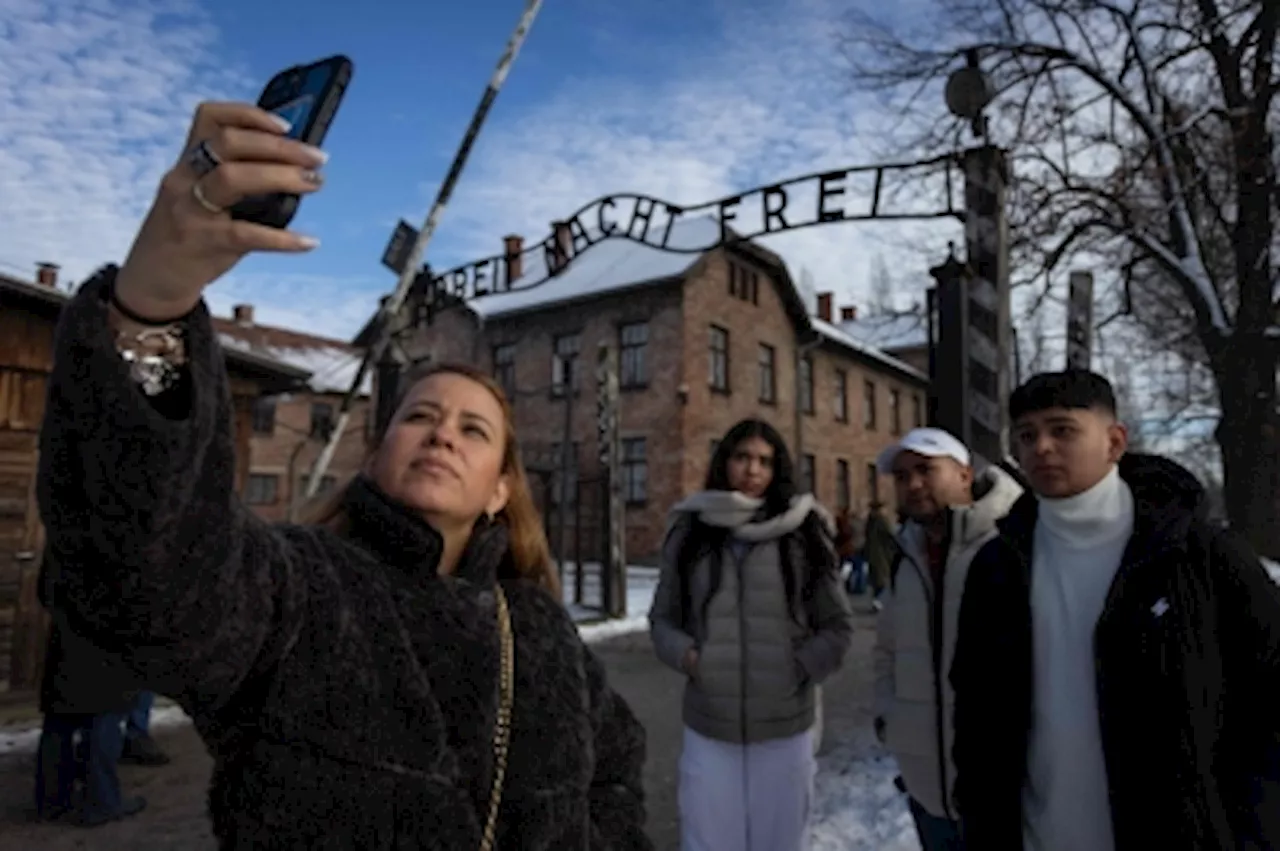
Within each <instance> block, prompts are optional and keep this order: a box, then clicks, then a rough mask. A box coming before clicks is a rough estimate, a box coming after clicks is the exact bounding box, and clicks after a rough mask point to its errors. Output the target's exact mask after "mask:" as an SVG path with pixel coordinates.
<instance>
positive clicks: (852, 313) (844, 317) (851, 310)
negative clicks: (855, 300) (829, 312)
mask: <svg viewBox="0 0 1280 851" xmlns="http://www.w3.org/2000/svg"><path fill="white" fill-rule="evenodd" d="M857 318H858V306H857V305H855V304H850V305H846V306H845V307H842V308H840V321H841V322H854V321H856V320H857Z"/></svg>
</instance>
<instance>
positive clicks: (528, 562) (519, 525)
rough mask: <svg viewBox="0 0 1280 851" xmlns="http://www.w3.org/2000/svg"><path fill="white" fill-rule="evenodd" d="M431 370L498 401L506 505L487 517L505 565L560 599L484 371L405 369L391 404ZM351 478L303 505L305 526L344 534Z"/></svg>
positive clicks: (508, 417) (492, 384) (519, 465)
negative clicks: (502, 539)
mask: <svg viewBox="0 0 1280 851" xmlns="http://www.w3.org/2000/svg"><path fill="white" fill-rule="evenodd" d="M433 375H457V376H460V377H462V378H466V379H468V380H470V381H474V382H475V383H476V384H479V385H481V386H482V387H484V389H486V390H488V391H489V393H490V394H491V395H492V396H493V398H494V399H497V400H498V406H499V407H500V408H502V431H503V452H502V473H503V475H505V476H506V477H507V483H508V488H509V494H508V497H507V504H506V506H504V507H503V509H502V510H501V511H499V512H498V513H497V514H495V515H494V517H493V520H494V522H495V523H501V524H502V525H504V526H506V527H507V538H508V551H509V553H510V557H511V566H512V567H513V568H514V569H515V572H516V573H517V574H518V575H519V576H521V577H523V578H525V579H528V580H531V581H532V582H534V583H536V584H537V585H539V586H541V587H542V588H545V589H546V590H547V591H549V592H551V594H552V595H553V596H555V598H556V599H557V600H558V599H560V593H561V590H560V577H559V574H558V573H557V572H556V570H555V569H554V566H553V563H552V559H551V547H550V545H548V543H547V535H546V532H545V530H544V528H543V524H542V517H541V516H540V515H539V514H538V509H537V506H536V505H534V502H533V492H532V491H531V490H530V488H529V477H528V475H527V474H526V473H525V469H524V462H523V461H522V460H521V456H520V444H519V441H518V440H517V439H516V430H515V420H514V416H513V415H512V410H511V403H510V402H509V401H507V395H506V393H504V392H503V391H502V387H501V386H500V385H499V384H498V383H497V382H496V381H494V380H493V378H492V377H490V376H489V375H488V374H487V373H485V372H483V371H481V370H479V369H476V368H475V367H474V366H470V365H469V364H463V363H440V364H432V365H430V366H428V367H426V368H424V369H420V370H416V371H410V372H409V373H408V374H407V375H405V376H404V379H403V380H402V382H401V388H400V390H399V392H398V393H397V398H396V409H397V410H398V409H399V407H400V405H401V403H402V402H403V401H404V399H405V397H406V396H408V395H409V392H410V391H411V390H413V388H414V387H416V386H418V385H419V384H420V383H422V382H423V381H426V380H427V379H428V378H430V377H432V376H433ZM386 428H390V423H388V425H387V426H386V427H385V428H384V430H383V431H382V432H381V433H380V434H379V435H378V437H377V441H376V443H375V445H374V447H373V449H372V450H371V452H370V457H372V456H373V455H375V454H376V453H377V451H378V447H379V446H380V445H381V443H382V439H383V438H384V437H385V435H386V430H385V429H386ZM352 479H354V476H353V477H351V478H348V479H347V480H346V481H345V482H343V483H342V486H341V487H337V488H334V489H333V490H331V491H329V492H327V493H324V494H322V495H320V496H318V497H316V498H315V499H312V500H311V501H310V502H308V503H307V504H306V505H304V506H303V507H302V510H301V511H300V512H299V513H300V522H301V523H303V524H304V525H308V526H324V527H326V528H329V529H332V530H333V531H335V532H337V533H338V534H346V532H347V531H348V530H349V529H350V518H349V517H348V516H347V511H346V504H345V500H344V497H345V495H346V490H347V487H348V486H349V485H350V484H351V481H352Z"/></svg>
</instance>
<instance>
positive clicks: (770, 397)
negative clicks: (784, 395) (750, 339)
mask: <svg viewBox="0 0 1280 851" xmlns="http://www.w3.org/2000/svg"><path fill="white" fill-rule="evenodd" d="M759 362H760V401H761V402H764V403H765V404H768V405H773V404H776V403H777V401H778V380H777V366H776V363H777V353H776V352H775V351H774V348H773V346H769V345H766V344H764V343H761V344H760V357H759Z"/></svg>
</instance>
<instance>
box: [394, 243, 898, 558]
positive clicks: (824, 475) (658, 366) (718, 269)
mask: <svg viewBox="0 0 1280 851" xmlns="http://www.w3.org/2000/svg"><path fill="white" fill-rule="evenodd" d="M731 262H733V263H737V264H739V265H740V266H742V267H746V268H749V269H751V270H753V271H755V272H756V275H757V288H756V303H753V302H752V301H751V300H750V298H747V299H742V298H737V297H735V296H734V295H732V294H731V293H730V290H729V275H730V263H731ZM632 321H647V322H648V324H649V344H648V348H647V351H646V362H647V368H648V376H649V380H648V383H647V385H646V386H645V387H643V388H637V389H628V390H624V391H623V393H622V435H623V437H624V438H630V437H643V438H644V439H645V441H646V456H647V463H648V482H649V487H648V500H647V502H646V503H645V504H643V505H633V506H630V507H629V508H628V512H627V551H628V557H629V559H630V560H632V561H647V560H651V559H652V558H653V557H654V556H655V555H656V553H657V551H658V550H659V548H660V546H661V542H662V534H663V532H664V530H665V526H666V516H667V513H668V511H669V509H670V508H671V506H672V505H674V504H675V503H676V502H677V501H679V500H680V499H681V498H682V497H683V496H684V495H686V494H688V493H690V492H692V491H695V490H698V489H700V488H701V486H702V483H703V479H704V477H705V476H706V471H707V466H708V463H709V461H710V451H711V441H712V440H713V439H718V438H719V437H720V436H721V435H723V434H724V432H725V431H726V430H728V429H729V428H730V427H731V426H732V425H733V424H734V423H736V422H738V421H739V420H741V419H743V418H745V417H751V416H754V417H759V418H761V419H764V420H766V421H768V422H770V423H772V424H773V425H774V426H776V427H777V428H778V430H779V431H780V432H781V433H782V434H783V436H784V437H785V438H786V440H787V441H788V444H789V445H790V446H791V447H792V448H793V449H794V448H795V446H796V436H797V434H796V433H797V421H798V420H799V421H801V423H802V426H801V427H802V429H803V432H802V435H801V436H802V440H801V452H808V453H812V454H814V455H815V456H816V457H815V474H816V485H817V487H816V490H817V494H818V497H819V499H821V500H822V501H823V502H824V503H827V504H828V505H830V506H832V507H833V508H834V504H835V500H836V461H837V459H845V460H847V461H848V462H849V469H850V475H849V478H850V489H851V499H852V503H853V505H854V506H855V507H859V506H865V504H866V502H867V501H868V499H869V494H868V486H867V474H866V469H867V465H868V464H869V463H871V462H872V461H873V460H874V458H875V455H876V453H878V452H879V451H880V449H881V448H882V447H883V446H885V445H887V444H888V443H889V442H891V441H892V440H893V439H894V437H895V436H894V435H893V434H891V433H890V432H891V429H890V418H889V394H890V391H891V389H894V388H896V389H898V390H899V391H900V394H901V397H900V398H901V400H902V403H901V404H902V410H901V417H902V427H903V429H904V430H905V429H906V428H910V427H911V425H913V423H912V406H911V402H910V399H911V397H912V395H913V394H918V395H919V396H920V398H921V405H922V412H923V403H924V389H923V387H921V386H920V385H919V384H917V383H915V382H913V381H912V380H911V379H908V378H905V377H902V376H901V375H899V374H897V373H894V372H893V371H892V370H888V369H886V368H884V367H883V366H878V365H876V364H875V362H874V361H868V360H867V359H866V358H865V357H861V358H860V357H855V356H854V355H852V354H851V353H848V352H847V351H846V350H844V349H842V348H838V347H836V346H835V345H834V344H829V343H828V344H824V345H822V346H820V347H819V348H818V349H816V350H815V351H813V353H812V354H813V360H814V401H815V412H814V413H813V414H812V415H803V416H800V417H797V414H796V364H797V360H796V357H797V335H796V331H795V328H794V326H793V324H792V322H791V320H790V318H789V317H788V314H787V311H786V309H785V307H784V301H783V297H782V295H781V293H780V292H779V289H778V287H777V286H776V285H775V284H773V283H771V279H770V277H769V274H768V273H767V270H766V268H765V266H764V265H763V264H760V263H753V262H752V261H750V260H747V259H745V258H740V257H739V255H738V254H737V253H736V252H735V253H733V255H732V260H731V259H730V257H729V255H728V254H727V253H726V252H725V251H723V250H717V251H713V252H710V253H708V254H707V255H705V256H704V257H702V258H701V259H700V260H698V262H697V263H695V264H694V265H693V267H692V268H691V269H690V270H689V272H688V274H687V276H686V281H685V284H684V286H683V287H680V286H678V285H669V286H657V287H650V288H645V289H636V290H631V291H628V292H623V293H617V294H614V295H612V296H610V297H604V298H597V299H592V300H590V301H583V302H579V303H578V304H568V305H565V304H561V305H555V306H553V307H551V308H549V309H546V310H541V311H537V312H529V313H523V314H519V315H516V316H511V317H496V318H491V319H489V320H487V321H486V322H485V323H484V325H483V326H480V325H479V324H478V323H477V322H476V321H475V320H474V317H473V316H472V315H471V314H470V313H469V312H468V311H459V310H451V311H446V312H443V313H441V314H438V315H437V316H436V317H435V320H434V323H433V325H432V326H431V328H430V329H428V330H426V331H424V332H423V333H422V334H420V335H419V336H418V339H417V341H415V343H413V344H411V345H410V346H409V347H408V348H409V349H410V350H411V351H410V352H409V353H410V355H411V356H417V357H421V356H423V355H425V354H428V353H429V354H430V355H431V356H432V358H433V359H434V360H457V359H461V360H467V361H469V362H472V363H476V364H479V365H481V366H482V367H483V368H485V369H486V370H490V371H491V370H492V369H493V359H492V352H493V348H494V346H496V345H499V344H506V343H514V344H516V346H517V355H516V359H515V363H516V393H515V398H514V400H513V405H514V408H515V412H516V427H517V430H518V432H519V435H520V440H521V443H522V445H523V446H524V447H525V455H526V462H527V464H528V465H529V466H532V467H538V466H542V467H544V468H545V467H546V466H548V464H549V463H551V462H553V460H554V459H552V458H549V457H548V453H547V450H548V449H549V448H550V446H551V444H553V443H557V442H559V441H560V440H561V435H562V434H563V431H564V405H565V402H564V399H563V397H558V396H553V395H552V393H551V381H552V367H551V364H552V351H553V341H554V340H555V338H556V337H557V336H560V335H562V334H569V333H580V334H581V346H580V350H579V351H580V354H579V358H580V361H579V381H580V383H579V385H578V386H579V388H580V392H579V393H578V395H577V396H576V397H575V399H574V403H573V413H572V434H573V439H574V440H576V441H578V442H579V443H580V455H579V463H580V466H579V473H580V475H581V476H583V477H588V476H592V475H595V474H596V472H597V470H596V460H595V459H596V458H597V449H596V398H595V363H596V352H597V347H598V346H599V344H600V343H601V342H604V341H608V342H611V343H613V344H614V345H617V343H618V326H619V325H620V324H621V323H625V322H632ZM712 323H714V324H716V325H719V326H721V327H723V328H725V329H726V330H727V331H728V332H729V392H728V393H720V392H715V391H713V390H712V389H711V387H710V381H709V379H710V367H709V363H710V361H709V347H710V340H709V333H710V331H709V326H710V325H711V324H712ZM760 343H767V344H769V345H772V346H773V347H774V351H775V370H774V375H775V386H776V393H775V397H776V402H775V403H773V404H764V403H761V402H760V401H759V398H760V393H759V366H758V353H759V345H760ZM838 366H839V368H843V369H844V370H845V371H846V373H847V376H848V410H849V417H848V422H847V423H840V422H836V421H835V418H834V404H835V398H834V389H833V388H834V385H833V381H834V371H835V369H836V368H837V367H838ZM868 377H869V378H872V379H873V380H874V381H875V383H876V394H877V413H878V422H877V428H876V429H875V430H874V431H870V432H867V431H864V430H863V428H862V422H863V419H862V393H863V389H862V388H863V381H864V379H865V378H868ZM798 465H799V459H797V466H798ZM534 481H535V482H536V481H537V477H536V476H535V478H534ZM880 493H881V496H882V498H888V497H889V495H890V491H889V483H888V482H887V481H881V482H880ZM551 537H552V541H553V542H554V541H555V540H556V529H555V528H554V526H553V528H552V534H551Z"/></svg>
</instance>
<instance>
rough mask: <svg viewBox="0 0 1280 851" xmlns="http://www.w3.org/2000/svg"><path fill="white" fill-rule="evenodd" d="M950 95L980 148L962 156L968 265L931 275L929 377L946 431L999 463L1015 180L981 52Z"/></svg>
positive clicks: (968, 58)
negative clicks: (933, 314)
mask: <svg viewBox="0 0 1280 851" xmlns="http://www.w3.org/2000/svg"><path fill="white" fill-rule="evenodd" d="M944 95H945V99H946V104H947V109H948V110H950V111H951V114H952V115H954V116H956V117H957V118H961V119H964V120H965V121H968V122H969V126H970V128H971V129H972V131H973V134H974V137H975V138H977V139H978V140H979V144H978V145H977V146H976V147H973V148H969V149H967V150H965V151H963V152H962V153H961V154H960V155H959V159H960V162H961V165H962V168H963V171H964V231H965V254H964V260H963V262H959V261H956V260H951V259H950V258H949V262H947V263H944V264H942V265H941V266H939V267H937V268H936V269H933V270H931V272H932V274H933V275H934V277H935V278H936V279H937V281H938V286H937V287H935V290H934V292H935V296H934V299H933V307H934V308H936V310H937V328H936V330H937V343H936V347H937V348H936V352H935V356H934V364H935V366H936V367H937V368H936V369H935V374H933V375H931V376H930V378H931V380H932V382H933V383H934V387H933V388H932V393H933V394H935V399H934V410H935V412H936V416H937V419H938V424H939V425H940V426H942V427H943V428H946V429H948V430H949V431H951V432H953V433H954V434H955V435H956V436H957V437H959V438H961V439H962V440H964V441H965V442H966V443H967V444H968V445H969V448H970V449H971V450H973V451H974V452H976V453H977V454H979V455H981V456H983V457H984V458H986V459H988V460H990V461H993V462H994V461H999V460H1000V459H1002V458H1004V457H1005V456H1006V455H1007V454H1008V453H1007V449H1006V447H1007V446H1008V423H1007V419H1008V416H1007V412H1006V405H1005V400H1006V399H1007V398H1008V396H1009V392H1010V389H1011V388H1010V379H1011V375H1010V372H1011V369H1010V364H1011V357H1010V355H1011V352H1012V330H1011V322H1010V308H1009V247H1008V246H1009V239H1008V221H1007V218H1006V216H1005V196H1006V194H1007V183H1008V174H1007V167H1006V164H1005V156H1004V151H1002V150H1001V149H999V148H997V147H996V146H994V145H992V144H991V142H990V134H989V132H988V129H989V128H988V126H987V118H986V108H987V106H988V105H990V103H991V100H992V98H993V96H994V89H993V87H992V85H991V82H990V80H989V79H988V78H987V76H986V74H984V73H983V72H982V69H981V68H980V67H979V63H978V52H977V51H976V50H970V51H968V52H967V54H966V55H965V65H964V67H963V68H959V69H957V70H956V71H954V72H952V74H951V75H950V76H949V77H948V78H947V83H946V89H945V92H944ZM944 364H945V365H947V367H946V368H944V366H943V365H944Z"/></svg>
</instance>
